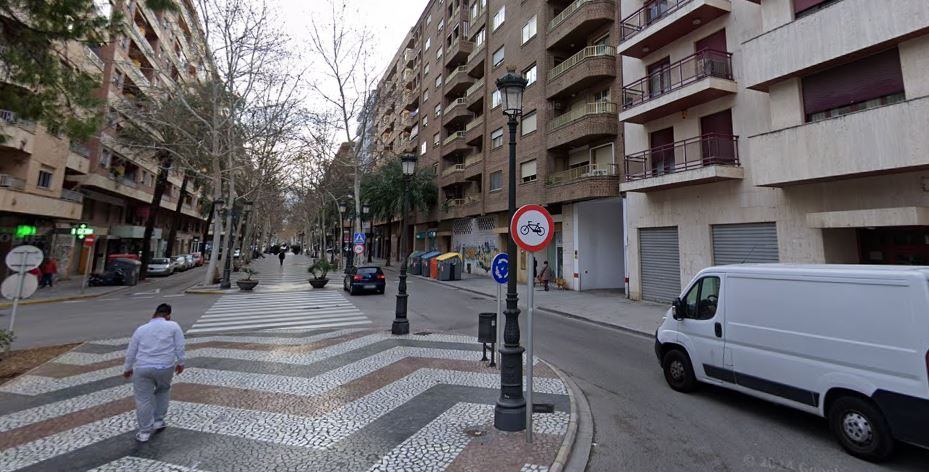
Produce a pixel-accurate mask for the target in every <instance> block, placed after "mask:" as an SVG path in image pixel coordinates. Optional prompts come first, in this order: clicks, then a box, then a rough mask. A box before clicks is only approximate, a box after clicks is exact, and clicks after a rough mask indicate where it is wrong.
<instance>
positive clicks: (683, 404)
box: [0, 269, 929, 472]
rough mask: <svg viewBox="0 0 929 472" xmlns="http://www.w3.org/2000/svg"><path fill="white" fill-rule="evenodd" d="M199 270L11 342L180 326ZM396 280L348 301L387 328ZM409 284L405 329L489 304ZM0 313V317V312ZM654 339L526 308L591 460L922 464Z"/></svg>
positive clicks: (190, 319)
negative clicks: (684, 369)
mask: <svg viewBox="0 0 929 472" xmlns="http://www.w3.org/2000/svg"><path fill="white" fill-rule="evenodd" d="M201 270H202V269H199V270H197V271H196V272H189V273H187V274H177V275H175V276H172V277H169V278H166V279H163V280H159V281H153V282H151V283H148V284H146V285H144V286H142V288H141V289H127V290H123V291H121V292H119V293H118V294H111V295H109V296H107V297H105V298H102V299H97V300H93V301H86V302H72V303H55V304H43V305H31V306H27V307H24V309H23V311H22V312H21V314H22V316H17V329H16V331H17V336H18V337H19V340H18V341H17V343H16V346H15V347H17V348H22V347H28V346H38V345H49V344H59V343H63V342H72V341H79V340H84V339H99V338H108V337H122V336H128V335H129V334H130V333H131V332H132V330H133V329H134V328H135V327H136V326H137V325H139V324H141V323H144V322H145V321H146V320H147V319H148V318H149V316H150V313H151V311H152V310H153V308H154V307H155V306H156V305H157V304H158V303H161V302H163V301H164V302H167V303H171V304H172V305H173V306H174V312H175V319H176V320H177V321H179V322H180V323H181V325H182V326H184V327H185V328H187V327H189V326H190V325H191V324H193V323H194V322H195V321H196V320H197V318H199V316H200V315H201V314H202V313H203V312H204V311H205V310H206V309H207V308H208V307H209V306H210V305H211V304H212V303H213V302H214V301H215V300H216V296H205V295H183V293H182V292H183V288H185V287H184V286H185V284H188V283H189V284H190V285H193V284H194V283H196V282H197V281H199V277H202V273H201V272H200V271H201ZM338 282H339V281H337V280H334V281H333V282H330V283H338ZM150 287H151V288H150ZM395 288H396V275H395V273H393V272H389V273H388V292H387V295H364V296H356V297H352V302H354V303H355V304H356V305H357V306H358V308H360V309H361V310H362V311H363V312H364V313H365V314H366V315H367V316H368V317H369V318H371V319H372V320H373V321H374V324H375V326H380V327H384V328H386V327H389V326H390V323H391V321H392V320H393V317H394V306H395V305H394V303H395V298H394V296H393V295H395V293H396V290H395ZM156 289H160V290H156ZM409 292H410V298H409V307H410V313H409V319H410V324H411V330H412V331H413V332H417V331H451V332H457V333H460V334H469V335H474V336H475V337H476V332H477V314H478V313H479V312H481V311H494V309H495V301H494V300H492V299H488V298H486V297H483V296H478V295H474V294H471V293H468V292H463V291H459V290H457V289H454V288H449V287H446V286H443V285H438V284H435V283H432V282H427V281H424V280H421V279H418V278H416V277H411V279H410V282H409ZM7 311H8V310H7ZM5 312H6V311H5ZM5 312H4V313H5ZM5 320H6V317H5V316H4V317H0V323H4V322H5ZM521 321H522V320H521ZM523 327H524V325H523ZM652 343H653V342H652V340H651V339H649V338H647V337H644V336H637V335H633V334H628V333H626V332H623V331H619V330H613V329H608V328H603V327H600V326H597V325H593V324H589V323H585V322H582V321H577V320H572V319H568V318H564V317H561V316H557V315H550V314H546V313H538V314H537V315H536V353H537V355H539V356H541V357H543V358H545V359H546V360H548V361H549V362H551V363H553V364H554V365H556V366H557V367H558V368H560V369H561V370H562V371H564V372H566V373H567V374H568V375H570V376H571V377H572V378H573V379H574V381H575V382H577V384H578V385H579V386H580V387H581V389H583V390H584V392H585V394H586V395H587V398H588V400H589V402H590V406H591V408H592V411H593V414H594V428H595V438H594V440H595V446H594V448H593V451H592V453H591V460H590V463H589V466H588V470H590V471H610V472H613V471H654V470H666V471H694V470H701V471H702V470H730V471H771V470H775V471H776V470H782V471H797V472H831V471H872V470H874V471H876V470H899V471H926V470H929V451H926V450H922V449H918V448H915V447H911V446H900V447H899V448H898V454H897V456H896V457H895V458H894V459H893V460H892V461H891V462H889V463H887V464H884V465H881V466H876V465H873V464H869V463H867V462H863V461H860V460H858V459H855V458H853V457H851V456H849V455H847V454H845V452H844V451H842V450H841V448H840V447H839V446H838V445H837V444H836V443H835V441H834V440H833V439H832V437H831V436H830V434H829V432H828V429H827V426H826V423H825V421H824V420H823V419H821V418H817V417H814V416H810V415H806V414H803V413H799V412H796V411H794V410H791V409H789V408H785V407H781V406H777V405H774V404H770V403H767V402H764V401H761V400H757V399H754V398H751V397H748V396H745V395H742V394H739V393H735V392H730V391H726V390H723V389H719V388H715V387H709V386H707V387H704V388H702V389H701V390H700V391H699V392H697V393H695V394H690V395H687V394H680V393H677V392H674V391H672V390H671V389H670V388H668V387H667V385H666V384H665V382H664V379H663V377H662V375H661V370H660V368H659V367H658V362H657V360H656V358H655V354H654V351H653V347H652V346H653V344H652Z"/></svg>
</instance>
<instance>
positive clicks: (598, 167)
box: [545, 164, 618, 185]
mask: <svg viewBox="0 0 929 472" xmlns="http://www.w3.org/2000/svg"><path fill="white" fill-rule="evenodd" d="M617 167H618V166H617V165H616V164H584V165H582V166H578V167H574V168H572V169H568V170H563V171H560V172H555V173H553V174H550V175H549V176H548V178H546V179H545V185H558V184H563V183H566V182H574V181H577V180H582V179H586V178H588V177H607V176H611V175H616V170H617Z"/></svg>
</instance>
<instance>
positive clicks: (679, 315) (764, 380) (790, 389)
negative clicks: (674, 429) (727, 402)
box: [655, 264, 929, 461]
mask: <svg viewBox="0 0 929 472" xmlns="http://www.w3.org/2000/svg"><path fill="white" fill-rule="evenodd" d="M668 315H669V316H666V317H665V319H664V321H663V323H662V324H661V326H660V327H659V328H658V331H657V333H656V335H655V337H656V339H655V353H656V354H657V355H658V359H659V360H660V362H661V366H662V368H663V369H664V375H665V379H666V380H667V382H668V384H669V385H670V386H671V388H673V389H675V390H678V391H682V392H687V391H691V390H693V389H694V388H696V386H697V384H698V382H704V383H709V384H715V385H719V386H722V387H726V388H730V389H733V390H738V391H740V392H744V393H747V394H749V395H753V396H756V397H759V398H763V399H765V400H769V401H772V402H775V403H780V404H783V405H787V406H790V407H792V408H796V409H798V410H803V411H806V412H809V413H814V414H817V415H820V416H824V417H826V418H828V421H829V425H830V428H831V429H832V432H833V434H835V436H836V438H837V439H838V441H839V443H840V444H841V445H842V446H843V447H844V448H845V449H846V450H847V451H848V452H849V453H851V454H853V455H855V456H858V457H861V458H863V459H867V460H872V461H877V460H881V459H884V458H886V457H887V456H889V455H890V453H891V451H892V449H893V446H894V440H899V441H904V442H908V443H912V444H916V445H918V446H922V447H927V448H929V267H908V266H864V265H858V266H856V265H787V264H743V265H729V266H719V267H710V268H708V269H704V270H702V271H701V272H700V273H699V274H697V276H696V277H695V278H694V279H693V281H691V282H690V284H688V286H687V287H686V288H685V289H684V291H683V292H682V295H681V298H679V299H676V300H674V303H673V305H672V308H671V310H669V312H668Z"/></svg>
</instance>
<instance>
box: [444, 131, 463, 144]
mask: <svg viewBox="0 0 929 472" xmlns="http://www.w3.org/2000/svg"><path fill="white" fill-rule="evenodd" d="M464 135H465V133H464V131H455V132H454V133H452V134H450V135H448V137H447V138H445V140H444V141H442V145H443V146H448V145H449V144H451V143H453V142H455V140H456V139H464Z"/></svg>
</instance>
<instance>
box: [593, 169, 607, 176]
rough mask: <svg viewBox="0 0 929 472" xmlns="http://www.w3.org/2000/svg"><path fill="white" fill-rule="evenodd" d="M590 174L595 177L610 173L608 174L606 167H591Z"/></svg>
mask: <svg viewBox="0 0 929 472" xmlns="http://www.w3.org/2000/svg"><path fill="white" fill-rule="evenodd" d="M590 175H591V176H594V177H602V176H605V175H609V174H607V172H606V169H591V170H590Z"/></svg>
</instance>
